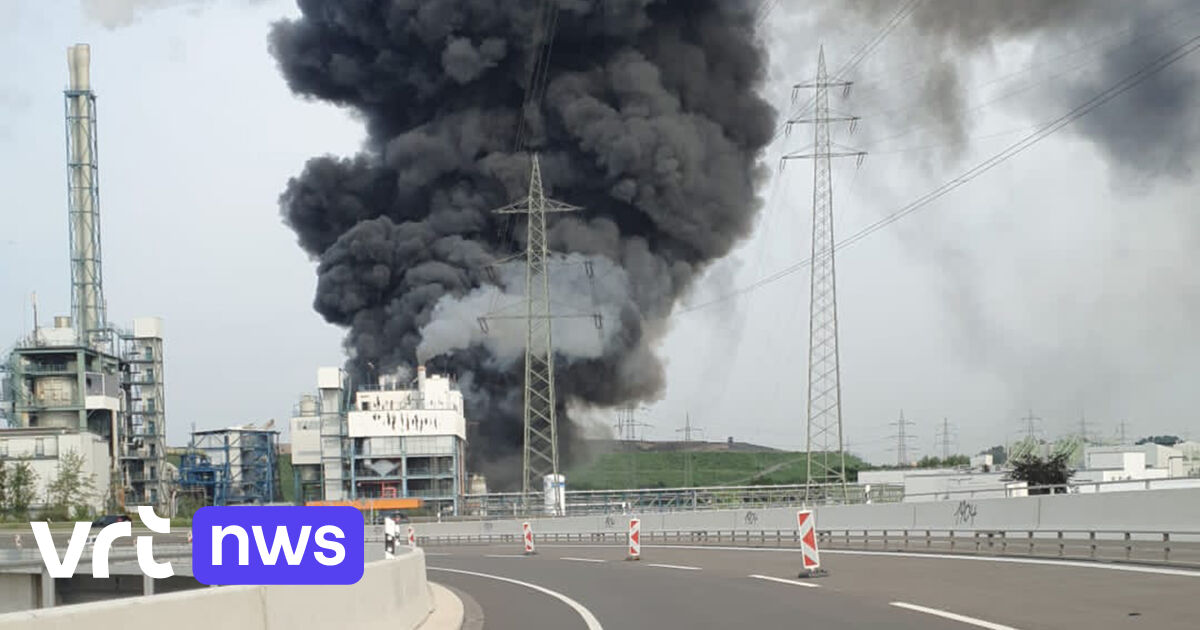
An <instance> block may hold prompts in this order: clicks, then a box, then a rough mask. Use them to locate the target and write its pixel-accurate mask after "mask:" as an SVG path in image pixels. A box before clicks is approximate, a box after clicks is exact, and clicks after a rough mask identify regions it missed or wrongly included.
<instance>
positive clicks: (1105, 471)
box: [1072, 443, 1187, 483]
mask: <svg viewBox="0 0 1200 630" xmlns="http://www.w3.org/2000/svg"><path fill="white" fill-rule="evenodd" d="M1083 457H1084V466H1083V468H1082V469H1080V470H1078V471H1076V473H1075V476H1074V477H1073V478H1072V481H1075V482H1077V483H1078V482H1093V483H1094V482H1104V481H1137V480H1145V479H1168V478H1171V477H1184V476H1186V475H1187V472H1186V466H1185V462H1184V459H1185V457H1184V454H1183V451H1181V450H1179V449H1177V448H1172V447H1169V446H1162V445H1159V444H1153V443H1147V444H1139V445H1137V446H1089V447H1088V448H1087V449H1085V450H1084V454H1083Z"/></svg>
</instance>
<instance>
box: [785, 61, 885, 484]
mask: <svg viewBox="0 0 1200 630" xmlns="http://www.w3.org/2000/svg"><path fill="white" fill-rule="evenodd" d="M850 85H851V83H850V82H849V81H840V80H838V79H837V77H833V78H832V79H831V78H830V77H829V76H828V74H827V73H826V70H825V49H824V47H822V48H821V51H820V55H819V57H818V60H817V78H816V81H813V82H808V83H800V84H798V85H796V86H795V87H794V88H793V91H792V99H793V101H794V100H795V98H796V94H797V92H798V91H799V90H800V89H802V88H811V89H814V90H816V98H814V99H813V100H814V109H813V116H812V117H811V118H795V119H792V120H789V121H788V127H787V128H788V129H789V130H790V129H791V126H792V125H794V124H799V123H805V124H812V125H813V145H812V147H811V148H810V149H809V150H807V151H800V152H796V153H791V154H788V155H785V156H784V157H783V159H784V161H785V163H786V161H787V160H792V159H812V160H813V163H814V164H813V223H812V257H811V262H812V268H811V271H812V273H811V278H810V288H809V319H808V413H807V416H808V418H807V428H806V450H807V452H808V458H807V459H808V469H807V480H806V487H807V490H808V491H809V492H810V493H811V490H812V485H813V484H816V483H834V484H841V486H842V493H843V496H844V495H845V487H846V452H845V448H844V444H843V441H842V439H843V438H842V392H841V388H842V386H841V366H840V362H839V356H838V318H837V282H836V273H835V270H834V253H835V252H834V249H835V241H834V237H833V183H832V174H831V165H830V161H831V159H832V158H835V157H851V156H852V157H856V158H858V159H859V160H860V161H861V160H862V158H863V156H865V155H866V153H864V152H862V151H854V150H850V149H845V148H844V147H840V146H835V145H834V143H833V142H832V141H831V139H830V133H829V123H831V122H837V121H846V122H848V123H849V124H850V128H851V130H853V129H854V127H855V126H856V124H857V122H858V117H857V116H841V115H833V114H831V113H830V110H829V88H831V87H841V88H844V89H845V90H847V91H848V90H849V89H850ZM835 148H836V150H835Z"/></svg>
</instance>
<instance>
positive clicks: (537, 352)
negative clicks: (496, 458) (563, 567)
mask: <svg viewBox="0 0 1200 630" xmlns="http://www.w3.org/2000/svg"><path fill="white" fill-rule="evenodd" d="M529 161H530V170H529V194H528V195H527V196H526V197H525V198H524V199H520V200H518V201H514V202H513V203H511V204H509V205H507V206H504V207H502V208H498V209H497V210H495V212H496V213H499V214H525V215H528V227H527V230H526V234H527V241H526V249H525V264H526V266H525V315H524V319H525V320H526V323H527V325H526V328H525V331H526V332H525V335H526V336H525V406H524V413H523V416H524V418H523V419H524V423H525V447H524V455H523V456H522V464H521V466H522V476H521V491H522V493H524V494H525V495H526V496H528V494H529V492H530V491H531V490H534V489H536V488H538V487H539V486H540V484H541V480H542V478H544V477H545V476H546V475H558V470H559V468H558V418H557V416H556V403H555V401H556V400H557V398H556V397H555V394H554V343H553V336H552V334H551V323H550V322H551V319H552V318H553V315H552V314H551V312H550V275H549V273H547V268H546V264H547V260H548V258H549V253H550V252H549V248H548V247H547V245H546V214H547V213H552V212H575V211H577V210H580V209H581V208H580V207H579V206H573V205H571V204H568V203H563V202H561V201H556V200H554V199H548V198H547V197H546V192H545V189H544V188H543V187H542V169H541V166H540V164H539V162H538V155H537V154H536V153H532V154H530V160H529Z"/></svg>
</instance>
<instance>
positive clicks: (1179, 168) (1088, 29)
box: [824, 0, 1200, 179]
mask: <svg viewBox="0 0 1200 630" xmlns="http://www.w3.org/2000/svg"><path fill="white" fill-rule="evenodd" d="M896 8H897V3H894V2H891V1H889V0H851V1H849V2H847V1H844V0H829V1H828V2H827V3H826V11H825V13H824V19H826V20H838V19H846V18H847V17H849V19H851V20H854V21H856V22H857V21H859V20H863V19H865V20H867V22H868V23H875V24H877V25H881V24H882V23H883V22H884V21H886V20H887V19H888V18H890V17H891V16H892V15H893V14H894V13H895V12H896ZM908 20H909V21H910V22H911V24H910V25H908V26H906V27H904V28H902V30H901V32H898V33H897V34H895V35H893V37H896V38H898V39H901V40H902V41H903V43H902V44H901V45H902V46H904V47H905V48H906V49H907V50H910V51H913V52H914V54H915V55H916V56H917V57H916V61H918V62H919V64H920V65H921V66H924V67H925V68H926V70H927V71H926V72H924V73H923V77H922V78H920V79H918V80H916V81H915V83H916V84H917V85H916V87H917V88H918V89H919V91H920V97H919V99H918V102H919V103H920V104H921V105H922V106H921V107H920V108H917V109H916V111H914V112H908V111H906V112H905V115H906V116H909V117H912V118H916V119H917V120H918V121H919V122H922V123H924V124H925V125H926V126H927V127H928V128H930V129H936V130H938V131H940V132H941V133H942V135H943V136H944V137H945V138H947V139H949V140H951V141H952V146H957V147H962V146H964V145H965V144H966V139H967V136H968V134H969V132H970V126H971V122H972V121H971V120H970V114H971V113H972V109H973V108H971V107H969V104H968V102H967V101H968V95H967V92H968V84H969V74H970V71H969V64H968V63H967V62H968V61H970V60H972V59H976V58H979V57H981V56H986V55H995V54H996V53H997V50H998V49H999V47H1000V46H1002V45H1004V44H1008V43H1012V42H1026V43H1030V44H1032V45H1033V46H1034V49H1033V50H1034V51H1035V52H1034V55H1033V61H1034V62H1045V61H1046V60H1053V61H1054V62H1055V63H1053V64H1050V65H1049V68H1048V69H1040V71H1041V72H1043V73H1044V74H1052V75H1053V80H1051V81H1045V82H1044V85H1043V86H1042V87H1041V88H1040V89H1039V90H1038V91H1037V92H1035V95H1037V96H1038V98H1035V99H1034V100H1035V101H1036V102H1035V105H1034V108H1033V116H1034V117H1035V119H1036V120H1037V121H1038V122H1043V123H1044V122H1048V121H1050V120H1052V119H1054V118H1056V117H1058V116H1059V115H1061V114H1063V113H1066V112H1067V111H1069V110H1071V109H1072V108H1074V107H1076V106H1078V105H1079V104H1081V103H1083V102H1085V101H1087V100H1088V99H1090V98H1091V97H1093V96H1095V95H1096V94H1098V93H1100V92H1102V91H1103V90H1105V89H1108V88H1109V87H1110V86H1112V85H1114V84H1116V83H1118V82H1119V81H1121V80H1122V79H1124V78H1125V77H1127V76H1129V75H1131V74H1132V73H1134V72H1135V71H1137V70H1139V69H1140V68H1142V67H1144V66H1146V65H1148V64H1149V63H1151V62H1152V61H1154V60H1155V59H1157V58H1159V57H1161V56H1162V55H1164V54H1166V53H1168V52H1170V51H1171V50H1173V49H1174V48H1175V47H1177V46H1179V45H1180V44H1182V43H1183V42H1185V41H1187V40H1188V39H1190V38H1192V37H1194V36H1195V33H1196V28H1197V26H1200V5H1197V4H1196V2H1195V1H1194V0H1139V1H1137V2H1129V1H1127V0H1008V1H1006V2H994V1H992V0H921V1H920V2H919V3H918V4H916V5H914V7H913V10H912V13H911V15H910V16H909V17H908ZM1197 68H1200V66H1198V65H1197V64H1196V63H1194V60H1187V61H1185V62H1182V63H1177V64H1174V65H1173V66H1171V67H1170V68H1169V69H1167V70H1166V71H1164V72H1161V73H1158V74H1156V75H1154V76H1152V77H1150V78H1149V79H1148V80H1146V81H1145V82H1143V83H1142V84H1140V85H1138V86H1137V87H1136V88H1135V89H1132V90H1130V91H1128V92H1126V93H1124V94H1122V95H1121V96H1119V97H1117V98H1115V99H1113V100H1112V101H1111V102H1109V103H1106V104H1105V105H1103V106H1102V107H1100V108H1098V109H1096V110H1095V111H1094V112H1092V113H1090V114H1088V115H1087V116H1085V117H1084V118H1082V119H1080V120H1079V121H1078V122H1077V123H1075V124H1074V125H1073V126H1072V128H1071V129H1072V131H1074V132H1075V133H1078V134H1080V135H1081V136H1082V137H1084V138H1086V139H1087V140H1089V141H1091V142H1093V143H1094V144H1095V145H1096V146H1097V147H1098V148H1099V149H1100V151H1101V152H1102V153H1103V155H1104V157H1105V159H1106V160H1108V161H1109V162H1110V163H1111V164H1113V165H1115V166H1118V167H1120V168H1121V169H1122V171H1123V172H1124V173H1129V174H1132V175H1134V176H1137V177H1139V178H1142V179H1150V178H1153V177H1157V176H1162V175H1166V176H1171V177H1175V178H1183V179H1186V178H1187V177H1188V176H1190V174H1191V172H1192V167H1193V165H1194V163H1195V161H1196V156H1197V151H1196V147H1198V146H1200V118H1197V117H1196V116H1195V115H1194V109H1195V106H1196V104H1197V103H1200V81H1197V78H1198V76H1197V75H1200V71H1198V70H1197ZM888 122H889V123H891V122H893V121H888ZM895 122H896V124H897V126H907V125H909V124H911V121H908V120H905V121H895ZM951 153H955V154H956V153H957V151H952V152H951ZM955 157H957V156H956V155H955Z"/></svg>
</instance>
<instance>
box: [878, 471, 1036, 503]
mask: <svg viewBox="0 0 1200 630" xmlns="http://www.w3.org/2000/svg"><path fill="white" fill-rule="evenodd" d="M1007 475H1008V473H1007V472H990V471H989V472H983V471H982V470H971V469H955V468H900V469H893V470H864V471H860V472H859V473H858V482H859V483H860V484H871V485H880V484H904V501H906V502H915V501H942V500H945V499H950V498H968V497H973V498H994V497H1023V496H1028V491H1027V489H1026V488H1027V484H1026V483H1025V482H1023V481H1010V480H1008V479H1006V478H1005V477H1007Z"/></svg>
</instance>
